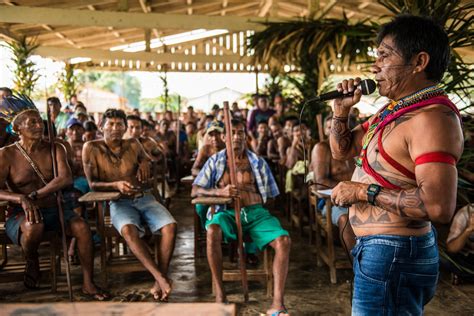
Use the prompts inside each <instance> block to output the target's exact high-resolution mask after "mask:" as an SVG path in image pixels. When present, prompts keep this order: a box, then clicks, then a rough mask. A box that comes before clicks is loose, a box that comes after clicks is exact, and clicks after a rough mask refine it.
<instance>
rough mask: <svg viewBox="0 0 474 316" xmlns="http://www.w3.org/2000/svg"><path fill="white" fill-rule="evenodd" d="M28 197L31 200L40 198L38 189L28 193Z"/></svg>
mask: <svg viewBox="0 0 474 316" xmlns="http://www.w3.org/2000/svg"><path fill="white" fill-rule="evenodd" d="M28 198H29V199H31V200H33V201H34V200H36V199H37V198H38V191H33V192H31V193H30V194H28Z"/></svg>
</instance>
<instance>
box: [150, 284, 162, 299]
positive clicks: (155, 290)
mask: <svg viewBox="0 0 474 316" xmlns="http://www.w3.org/2000/svg"><path fill="white" fill-rule="evenodd" d="M150 293H151V295H153V299H154V300H155V301H158V300H159V299H160V298H161V294H162V293H161V287H160V284H159V283H158V282H155V284H153V287H152V288H151V289H150Z"/></svg>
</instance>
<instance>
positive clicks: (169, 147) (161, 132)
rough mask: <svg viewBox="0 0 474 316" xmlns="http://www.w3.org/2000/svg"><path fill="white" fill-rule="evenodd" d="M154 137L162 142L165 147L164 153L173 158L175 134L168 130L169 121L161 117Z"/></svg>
mask: <svg viewBox="0 0 474 316" xmlns="http://www.w3.org/2000/svg"><path fill="white" fill-rule="evenodd" d="M166 113H168V112H166ZM166 113H165V114H166ZM156 139H157V140H158V142H159V143H160V144H162V146H163V148H166V153H167V155H168V156H169V157H171V158H174V157H175V156H176V134H175V132H173V131H172V130H170V121H168V120H166V119H163V120H162V121H161V122H160V125H159V129H158V131H157V133H156Z"/></svg>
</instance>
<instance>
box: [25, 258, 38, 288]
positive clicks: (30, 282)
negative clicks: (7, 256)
mask: <svg viewBox="0 0 474 316" xmlns="http://www.w3.org/2000/svg"><path fill="white" fill-rule="evenodd" d="M32 266H37V267H36V269H37V273H38V274H37V276H36V278H35V277H34V276H32V275H31V273H28V272H29V271H30V272H31V268H32ZM40 277H41V271H40V268H39V262H38V261H37V260H34V259H28V260H26V264H25V272H24V276H23V284H24V285H25V287H26V288H27V289H29V290H37V289H39V288H40Z"/></svg>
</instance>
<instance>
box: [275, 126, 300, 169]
mask: <svg viewBox="0 0 474 316" xmlns="http://www.w3.org/2000/svg"><path fill="white" fill-rule="evenodd" d="M296 122H298V119H297V118H296V117H287V118H285V125H284V126H283V136H282V137H280V138H279V139H278V140H277V145H278V152H279V153H280V162H279V164H280V165H282V166H285V168H286V159H287V154H286V152H287V150H288V148H290V146H291V143H292V139H293V125H295V124H296Z"/></svg>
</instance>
